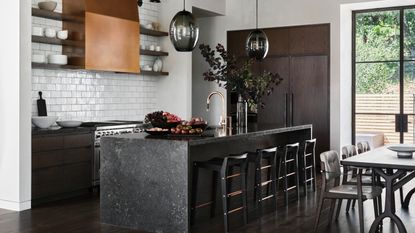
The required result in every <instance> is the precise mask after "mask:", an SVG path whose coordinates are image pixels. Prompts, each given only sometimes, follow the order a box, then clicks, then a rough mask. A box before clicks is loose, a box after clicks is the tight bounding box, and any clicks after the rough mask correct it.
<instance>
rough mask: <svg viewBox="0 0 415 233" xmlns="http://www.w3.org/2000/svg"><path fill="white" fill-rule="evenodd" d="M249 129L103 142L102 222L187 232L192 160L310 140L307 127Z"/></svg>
mask: <svg viewBox="0 0 415 233" xmlns="http://www.w3.org/2000/svg"><path fill="white" fill-rule="evenodd" d="M254 128H255V129H251V130H250V131H249V132H248V133H235V134H232V135H223V133H222V130H208V131H206V132H205V136H203V137H187V138H186V137H170V136H158V137H155V136H149V135H148V134H146V133H138V134H128V135H127V134H126V135H120V136H111V137H104V138H102V140H101V221H102V222H103V223H107V224H112V225H117V226H123V227H128V228H134V229H137V230H143V231H147V232H164V233H177V232H181V233H187V232H190V221H189V220H190V193H191V192H190V190H191V178H192V163H193V161H206V160H210V159H212V158H215V157H226V156H228V155H230V154H239V153H244V152H247V151H252V152H255V151H256V150H257V149H262V148H268V147H273V146H284V145H286V144H289V143H295V142H300V143H301V144H303V143H304V141H305V140H307V139H311V138H312V126H311V125H301V126H294V127H288V128H276V129H275V128H274V129H273V128H271V127H263V128H257V127H254ZM300 153H302V152H301V150H300ZM248 175H249V174H248ZM201 196H202V195H201ZM208 196H209V195H208ZM219 203H220V202H219Z"/></svg>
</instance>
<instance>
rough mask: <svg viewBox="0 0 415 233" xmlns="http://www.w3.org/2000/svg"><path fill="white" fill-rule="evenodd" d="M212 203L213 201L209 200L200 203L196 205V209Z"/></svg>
mask: <svg viewBox="0 0 415 233" xmlns="http://www.w3.org/2000/svg"><path fill="white" fill-rule="evenodd" d="M212 204H213V201H209V202H206V203H203V204H199V205H197V206H196V207H195V209H199V208H202V207H206V206H210V205H212Z"/></svg>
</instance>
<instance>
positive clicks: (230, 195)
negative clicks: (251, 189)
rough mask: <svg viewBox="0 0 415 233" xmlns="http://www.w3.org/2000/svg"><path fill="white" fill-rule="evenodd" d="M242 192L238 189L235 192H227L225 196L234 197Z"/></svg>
mask: <svg viewBox="0 0 415 233" xmlns="http://www.w3.org/2000/svg"><path fill="white" fill-rule="evenodd" d="M242 193H243V191H242V190H238V191H235V192H231V193H228V194H227V196H228V197H234V196H238V195H241V194H242Z"/></svg>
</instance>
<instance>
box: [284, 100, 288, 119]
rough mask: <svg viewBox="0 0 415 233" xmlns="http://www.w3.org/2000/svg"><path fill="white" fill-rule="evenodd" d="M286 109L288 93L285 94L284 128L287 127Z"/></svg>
mask: <svg viewBox="0 0 415 233" xmlns="http://www.w3.org/2000/svg"><path fill="white" fill-rule="evenodd" d="M287 107H288V93H287V92H286V93H285V107H284V122H285V127H287V126H288V116H287V114H288V111H287Z"/></svg>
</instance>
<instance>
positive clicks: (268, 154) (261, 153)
mask: <svg viewBox="0 0 415 233" xmlns="http://www.w3.org/2000/svg"><path fill="white" fill-rule="evenodd" d="M277 153H278V148H277V147H273V148H268V149H260V150H257V152H256V153H250V154H248V162H251V163H255V183H254V202H255V204H257V205H258V206H259V210H260V213H262V202H263V201H265V200H268V199H270V198H272V199H273V200H274V206H275V208H276V207H277V184H276V183H277V178H276V174H277V168H276V167H277V161H276V159H277ZM264 162H265V163H266V164H265V165H264ZM264 170H266V171H267V180H265V181H263V178H262V172H263V171H264ZM264 187H266V188H267V196H265V197H264V195H263V189H264Z"/></svg>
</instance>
